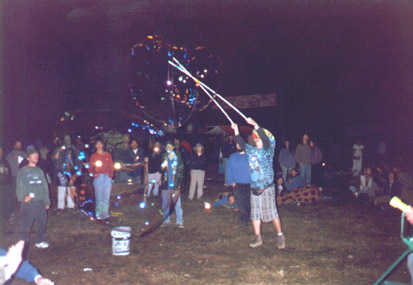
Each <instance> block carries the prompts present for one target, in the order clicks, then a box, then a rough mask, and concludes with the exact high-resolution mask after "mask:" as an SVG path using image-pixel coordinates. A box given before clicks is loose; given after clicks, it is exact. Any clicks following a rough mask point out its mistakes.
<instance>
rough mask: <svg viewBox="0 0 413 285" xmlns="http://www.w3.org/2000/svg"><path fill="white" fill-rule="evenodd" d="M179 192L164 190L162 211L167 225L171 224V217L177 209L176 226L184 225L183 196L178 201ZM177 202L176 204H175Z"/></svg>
mask: <svg viewBox="0 0 413 285" xmlns="http://www.w3.org/2000/svg"><path fill="white" fill-rule="evenodd" d="M178 193H179V191H177V190H162V211H163V220H164V223H165V224H169V223H170V222H171V220H170V216H171V214H172V212H173V211H174V209H175V212H176V224H178V225H179V224H183V223H184V218H183V213H184V212H183V210H182V205H181V195H179V197H178V199H176V195H178ZM175 201H176V204H174V202H175Z"/></svg>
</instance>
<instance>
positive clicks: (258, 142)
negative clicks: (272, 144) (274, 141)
mask: <svg viewBox="0 0 413 285" xmlns="http://www.w3.org/2000/svg"><path fill="white" fill-rule="evenodd" d="M252 139H253V140H254V143H255V145H256V146H257V148H258V149H262V147H263V143H262V140H261V138H260V136H259V135H258V132H257V131H255V130H254V131H253V132H252Z"/></svg>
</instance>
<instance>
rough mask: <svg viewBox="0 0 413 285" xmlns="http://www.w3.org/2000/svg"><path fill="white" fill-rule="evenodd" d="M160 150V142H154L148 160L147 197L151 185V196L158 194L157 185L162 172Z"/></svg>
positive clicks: (149, 193) (159, 182)
mask: <svg viewBox="0 0 413 285" xmlns="http://www.w3.org/2000/svg"><path fill="white" fill-rule="evenodd" d="M161 163H162V152H161V144H160V143H159V142H155V145H154V148H153V151H152V154H151V155H150V156H149V161H148V197H149V196H151V191H152V187H153V196H158V192H159V185H160V184H161V178H162V174H161V172H160V170H161Z"/></svg>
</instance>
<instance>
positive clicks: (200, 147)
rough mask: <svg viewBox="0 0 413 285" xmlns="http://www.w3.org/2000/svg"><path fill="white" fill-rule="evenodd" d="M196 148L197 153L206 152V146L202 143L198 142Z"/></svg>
mask: <svg viewBox="0 0 413 285" xmlns="http://www.w3.org/2000/svg"><path fill="white" fill-rule="evenodd" d="M194 150H195V152H196V153H203V152H204V146H203V145H202V144H200V143H197V144H196V145H195V147H194Z"/></svg>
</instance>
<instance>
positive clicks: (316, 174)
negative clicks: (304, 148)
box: [310, 140, 324, 191]
mask: <svg viewBox="0 0 413 285" xmlns="http://www.w3.org/2000/svg"><path fill="white" fill-rule="evenodd" d="M310 147H311V182H312V183H314V184H315V185H316V186H317V188H318V190H320V191H322V190H323V187H324V169H323V153H322V152H321V150H320V148H319V147H317V145H316V144H315V143H314V141H312V140H310Z"/></svg>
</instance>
